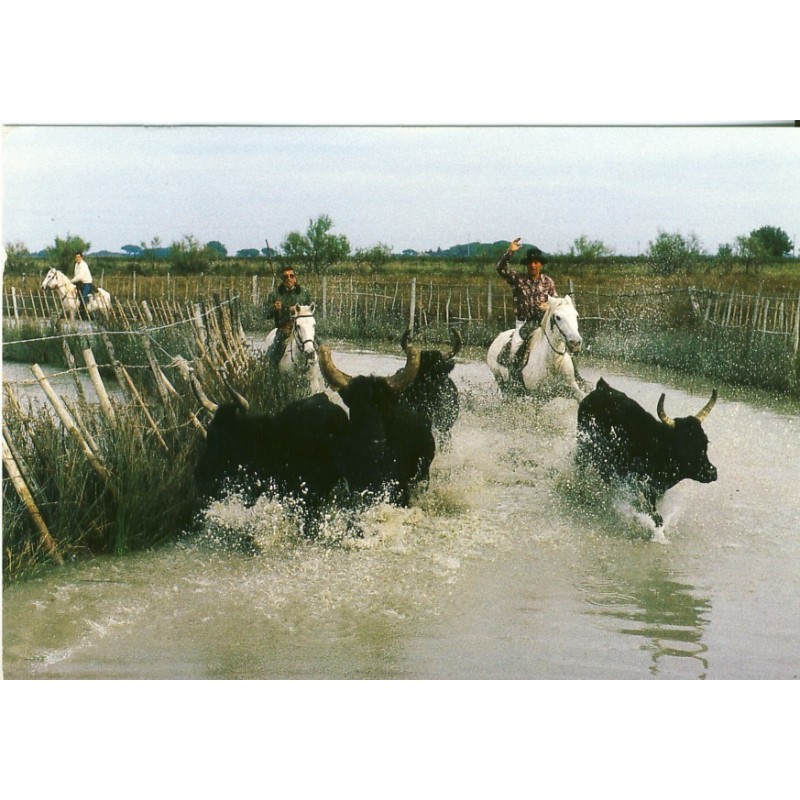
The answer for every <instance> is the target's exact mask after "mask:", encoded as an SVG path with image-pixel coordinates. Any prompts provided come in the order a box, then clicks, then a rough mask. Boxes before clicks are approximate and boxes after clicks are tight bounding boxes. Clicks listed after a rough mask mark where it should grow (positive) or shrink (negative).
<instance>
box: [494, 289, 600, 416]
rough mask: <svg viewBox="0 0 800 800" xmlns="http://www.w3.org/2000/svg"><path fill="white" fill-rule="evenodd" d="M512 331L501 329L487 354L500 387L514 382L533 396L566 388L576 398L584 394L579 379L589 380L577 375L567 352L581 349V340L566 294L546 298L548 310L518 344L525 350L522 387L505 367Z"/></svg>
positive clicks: (503, 387)
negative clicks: (530, 332)
mask: <svg viewBox="0 0 800 800" xmlns="http://www.w3.org/2000/svg"><path fill="white" fill-rule="evenodd" d="M513 333H514V331H513V330H510V331H503V333H501V334H500V335H499V336H498V337H497V338H496V339H495V340H494V341H493V342H492V344H491V345H490V347H489V352H488V353H487V354H486V363H487V364H488V365H489V369H490V370H491V371H492V374H493V375H494V379H495V380H496V381H497V383H498V385H499V386H500V389H501V390H502V391H506V390H513V389H514V388H515V384H516V387H518V388H524V391H525V392H526V393H527V394H530V395H534V396H536V397H540V396H541V397H549V396H555V395H557V394H563V393H564V391H565V390H566V391H567V392H568V393H569V394H571V395H572V396H573V397H574V398H575V399H576V400H578V401H580V400H582V399H583V398H584V397H585V396H586V391H584V388H583V387H582V386H581V385H579V382H578V381H579V380H580V382H581V383H582V384H583V385H584V386H586V385H588V384H587V383H586V381H584V380H583V379H582V378H578V376H577V373H576V370H575V364H574V363H573V361H572V357H571V356H570V353H579V352H580V349H581V342H582V340H581V335H580V332H579V331H578V311H577V309H576V308H575V305H574V303H573V302H572V298H571V297H570V296H569V295H566V297H548V298H547V310H546V311H545V313H544V317H543V318H542V322H541V325H540V326H539V327H538V328H537V329H536V330H535V331H534V332H533V335H532V336H530V337H529V339H528V341H527V342H523V343H522V344H521V345H520V347H527V350H528V352H527V355H525V356H524V364H523V366H522V387H519V381H518V380H516V379H514V378H513V377H512V375H511V371H510V370H509V368H508V362H509V357H508V352H509V344H510V342H511V336H512V334H513ZM589 388H591V387H589Z"/></svg>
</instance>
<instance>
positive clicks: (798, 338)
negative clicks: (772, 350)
mask: <svg viewBox="0 0 800 800" xmlns="http://www.w3.org/2000/svg"><path fill="white" fill-rule="evenodd" d="M798 346H800V295H798V297H797V310H796V311H795V314H794V357H795V358H797V349H798Z"/></svg>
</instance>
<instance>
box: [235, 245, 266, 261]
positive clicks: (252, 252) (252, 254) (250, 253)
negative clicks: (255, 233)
mask: <svg viewBox="0 0 800 800" xmlns="http://www.w3.org/2000/svg"><path fill="white" fill-rule="evenodd" d="M259 255H260V253H259V251H258V249H257V248H255V247H249V248H245V249H244V250H237V251H236V257H237V258H258V257H259Z"/></svg>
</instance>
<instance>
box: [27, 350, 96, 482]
mask: <svg viewBox="0 0 800 800" xmlns="http://www.w3.org/2000/svg"><path fill="white" fill-rule="evenodd" d="M31 372H33V374H34V376H35V377H36V380H37V381H39V385H40V386H41V387H42V389H43V390H44V393H45V394H46V395H47V399H48V400H49V401H50V403H51V405H52V406H53V408H54V409H55V411H56V414H58V418H59V419H60V420H61V424H62V425H63V426H64V428H66V430H67V433H69V434H70V436H72V438H73V439H74V440H75V441H76V442H77V443H78V446H79V447H80V448H81V450H83V452H84V454H85V455H86V458H87V459H88V461H89V463H90V464H91V465H92V469H94V471H95V472H96V473H97V474H98V475H99V476H100V477H101V478H102V479H103V480H104V481H106V482H109V481H110V480H111V474H110V473H109V471H108V468H107V467H106V465H105V462H104V461H103V459H102V458H101V457H100V456H98V455H96V454H95V452H94V451H93V450H92V448H91V447H90V446H89V444H88V443H87V441H86V439H85V438H84V437H83V434H82V433H81V432H80V430H79V428H78V426H77V425H76V424H75V420H74V419H73V418H72V415H71V414H70V413H69V411H68V410H67V407H66V406H65V405H64V403H62V402H61V399H60V398H59V397H58V395H57V394H56V393H55V392H54V391H53V387H52V386H50V384H49V382H48V380H47V378H46V377H45V374H44V373H43V372H42V368H41V367H40V366H39V365H38V364H32V365H31Z"/></svg>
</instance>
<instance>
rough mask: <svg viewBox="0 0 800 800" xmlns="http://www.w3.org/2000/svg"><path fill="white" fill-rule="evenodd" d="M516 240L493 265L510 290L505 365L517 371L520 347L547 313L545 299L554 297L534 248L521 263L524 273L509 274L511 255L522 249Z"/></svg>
mask: <svg viewBox="0 0 800 800" xmlns="http://www.w3.org/2000/svg"><path fill="white" fill-rule="evenodd" d="M520 238H521V237H517V238H516V239H514V241H513V242H511V244H510V245H509V247H508V250H506V252H505V253H504V254H503V257H502V258H501V259H500V260H499V261H498V262H497V272H498V273H499V275H500V277H501V278H503V280H505V281H506V282H507V283H509V284H511V286H512V287H513V295H514V314H515V316H516V323H515V327H514V333H513V334H512V335H511V348H510V352H509V363H510V364H511V365H512V369H514V370H515V371H517V372H519V371H520V370H521V369H522V366H523V365H522V363H521V361H522V359H523V357H524V355H523V354H524V353H525V350H526V348H524V347H520V345H521V344H522V343H523V342H524V341H527V340H528V339H529V338H530V337H531V335H532V334H533V332H534V331H535V330H536V328H538V327H539V325H540V324H541V322H542V318H543V317H544V312H545V311H546V310H547V298H548V297H558V292H556V285H555V283H554V281H553V279H552V278H551V277H550V276H549V275H544V274H543V273H542V264H546V263H547V258H546V257H545V255H544V253H543V252H542V251H541V250H540V249H539V248H538V247H531V248H529V249H528V251H527V253H526V254H525V257H524V259H523V261H522V263H523V264H524V265H525V266H526V267H527V273H523V272H512V271H511V270H510V269H509V268H508V262H509V261H510V260H511V256H512V255H513V254H514V253H515V252H516V251H517V250H519V249H521V247H522V245H521V244H520Z"/></svg>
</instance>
